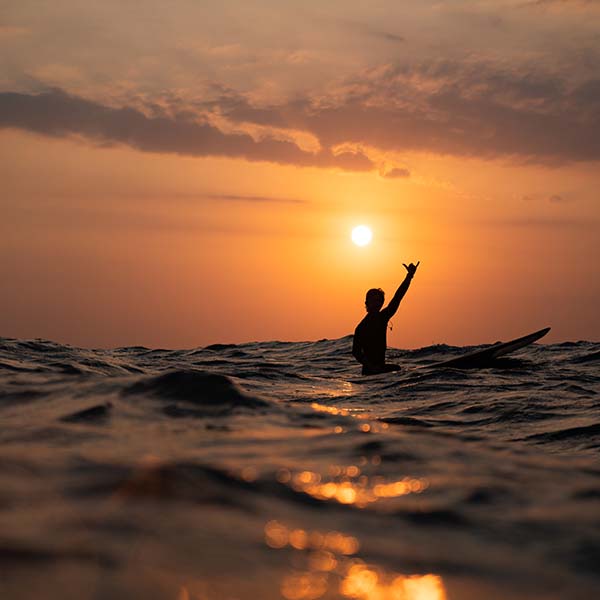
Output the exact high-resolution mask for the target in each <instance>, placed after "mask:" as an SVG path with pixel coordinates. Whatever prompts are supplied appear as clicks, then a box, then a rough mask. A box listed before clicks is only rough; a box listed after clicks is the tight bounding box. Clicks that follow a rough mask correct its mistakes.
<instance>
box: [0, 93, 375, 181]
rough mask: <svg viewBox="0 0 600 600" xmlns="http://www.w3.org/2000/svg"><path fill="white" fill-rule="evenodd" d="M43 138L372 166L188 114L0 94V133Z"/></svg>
mask: <svg viewBox="0 0 600 600" xmlns="http://www.w3.org/2000/svg"><path fill="white" fill-rule="evenodd" d="M2 127H4V128H19V129H25V130H27V131H32V132H35V133H40V134H43V135H48V136H54V137H66V136H71V135H78V136H83V137H85V138H87V139H90V140H93V141H95V142H98V143H101V144H107V145H112V144H125V145H128V146H130V147H132V148H135V149H137V150H141V151H144V152H159V153H177V154H184V155H190V156H225V157H231V158H243V159H246V160H250V161H268V162H275V163H279V164H289V165H297V166H304V167H322V168H323V167H333V168H339V169H344V170H348V171H369V170H371V169H373V167H374V165H373V163H372V162H371V160H370V159H369V158H368V157H367V156H365V155H364V154H362V153H360V152H343V153H340V154H334V153H333V152H332V151H331V150H330V149H328V148H323V149H321V150H320V151H318V152H316V153H312V152H307V151H304V150H302V149H301V148H300V147H298V146H297V145H296V144H295V143H293V142H291V141H285V140H278V139H275V138H268V137H265V138H262V139H259V140H255V139H254V138H252V137H251V136H250V135H248V134H245V133H224V132H222V131H221V130H220V129H218V128H217V127H215V126H213V125H211V124H209V123H206V122H201V121H200V120H198V119H197V118H196V115H194V114H192V113H190V112H181V113H179V114H176V115H175V116H172V117H169V116H153V117H148V116H146V115H144V114H143V113H142V112H140V111H139V110H137V109H134V108H129V107H124V108H112V107H110V106H105V105H102V104H99V103H97V102H92V101H90V100H85V99H83V98H79V97H77V96H73V95H69V94H66V93H65V92H62V91H60V90H52V91H48V92H44V93H41V94H19V93H13V92H7V93H0V128H2Z"/></svg>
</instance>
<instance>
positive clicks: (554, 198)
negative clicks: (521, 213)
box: [522, 194, 569, 204]
mask: <svg viewBox="0 0 600 600" xmlns="http://www.w3.org/2000/svg"><path fill="white" fill-rule="evenodd" d="M522 200H523V201H524V202H536V201H542V202H551V203H552V204H564V203H565V202H569V199H568V198H565V197H564V196H562V195H560V194H550V195H549V196H548V195H544V194H527V195H525V196H523V198H522Z"/></svg>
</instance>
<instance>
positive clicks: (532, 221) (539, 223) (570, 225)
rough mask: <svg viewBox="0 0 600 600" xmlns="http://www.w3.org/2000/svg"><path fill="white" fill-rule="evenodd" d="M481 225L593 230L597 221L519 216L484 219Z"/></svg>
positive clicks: (596, 225)
mask: <svg viewBox="0 0 600 600" xmlns="http://www.w3.org/2000/svg"><path fill="white" fill-rule="evenodd" d="M481 224H482V225H488V226H492V227H509V228H517V229H521V228H525V229H572V230H576V229H579V230H594V229H596V228H597V227H598V221H596V220H589V219H577V218H569V217H565V218H551V217H539V216H531V217H521V218H514V219H505V220H500V221H484V222H481Z"/></svg>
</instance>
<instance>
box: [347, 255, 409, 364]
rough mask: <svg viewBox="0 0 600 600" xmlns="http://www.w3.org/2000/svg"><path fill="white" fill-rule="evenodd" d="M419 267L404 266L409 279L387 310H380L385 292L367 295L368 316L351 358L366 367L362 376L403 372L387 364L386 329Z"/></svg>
mask: <svg viewBox="0 0 600 600" xmlns="http://www.w3.org/2000/svg"><path fill="white" fill-rule="evenodd" d="M419 264H420V261H419V262H417V264H416V265H414V264H413V263H410V264H409V265H404V268H405V269H406V270H407V274H406V277H405V278H404V281H403V282H402V283H401V284H400V287H399V288H398V289H397V290H396V293H395V294H394V297H393V298H392V300H391V301H390V303H389V304H388V305H387V306H386V307H385V308H383V309H382V308H381V307H382V306H383V301H384V298H385V295H384V292H383V290H382V289H380V288H372V289H370V290H369V291H368V292H367V296H366V298H365V307H366V309H367V314H366V316H365V318H364V319H363V320H362V321H361V322H360V323H359V324H358V325H357V327H356V329H355V331H354V341H353V343H352V355H353V356H354V358H356V360H357V361H358V362H359V363H360V364H361V365H362V366H363V367H362V374H363V375H375V374H377V373H387V372H389V371H397V370H398V369H400V367H399V366H398V365H394V364H390V363H386V362H385V350H386V346H387V339H386V336H387V325H388V321H389V320H390V319H391V318H392V317H393V316H394V315H395V314H396V311H397V310H398V306H400V302H401V300H402V298H404V294H406V292H407V291H408V288H409V287H410V282H411V281H412V278H413V277H414V274H415V272H416V271H417V267H418V266H419Z"/></svg>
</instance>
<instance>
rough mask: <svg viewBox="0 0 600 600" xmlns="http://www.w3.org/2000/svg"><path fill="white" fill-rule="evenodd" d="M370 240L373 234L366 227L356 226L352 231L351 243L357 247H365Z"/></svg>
mask: <svg viewBox="0 0 600 600" xmlns="http://www.w3.org/2000/svg"><path fill="white" fill-rule="evenodd" d="M372 238H373V233H372V232H371V230H370V229H369V228H368V227H367V226H366V225H358V226H357V227H355V228H354V229H353V230H352V241H353V242H354V243H355V244H356V245H357V246H366V245H367V244H369V243H370V242H371V239H372Z"/></svg>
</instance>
